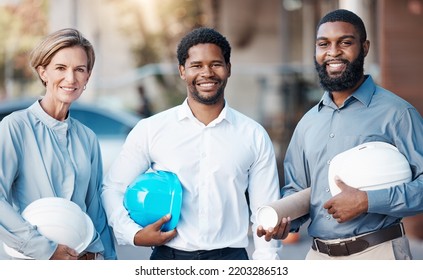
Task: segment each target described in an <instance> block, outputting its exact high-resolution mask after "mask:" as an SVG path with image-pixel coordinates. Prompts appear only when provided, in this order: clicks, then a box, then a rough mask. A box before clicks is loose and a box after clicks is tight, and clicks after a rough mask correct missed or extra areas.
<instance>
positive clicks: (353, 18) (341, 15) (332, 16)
mask: <svg viewBox="0 0 423 280" xmlns="http://www.w3.org/2000/svg"><path fill="white" fill-rule="evenodd" d="M336 21H342V22H348V23H351V24H352V25H354V27H355V28H356V29H357V31H358V33H359V35H360V41H361V42H362V43H363V42H364V41H366V40H367V33H366V27H365V26H364V23H363V21H362V20H361V18H360V17H359V16H358V15H356V14H355V13H353V12H351V11H349V10H345V9H338V10H334V11H332V12H329V13H327V14H326V15H325V16H324V17H323V18H322V19H321V20H320V21H319V24H318V25H317V30H318V29H319V27H320V25H322V24H323V23H326V22H336ZM317 30H316V31H317Z"/></svg>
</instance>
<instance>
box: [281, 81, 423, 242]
mask: <svg viewBox="0 0 423 280" xmlns="http://www.w3.org/2000/svg"><path fill="white" fill-rule="evenodd" d="M369 141H382V142H386V143H389V144H392V145H394V146H396V147H397V148H398V150H399V151H400V152H401V153H402V154H404V155H405V157H406V158H407V160H408V162H409V163H410V166H411V170H412V182H410V183H406V184H401V185H398V186H395V187H393V188H388V189H382V190H375V191H368V192H367V194H368V199H369V205H368V213H366V214H362V215H360V216H359V217H357V218H355V219H353V220H351V221H348V222H345V223H338V222H337V221H336V220H335V219H333V218H332V216H331V215H329V214H328V213H327V210H326V209H324V208H323V204H324V203H325V202H326V201H327V200H329V199H330V198H331V197H332V195H331V193H330V189H329V183H328V170H329V164H330V160H331V159H332V158H333V157H334V156H335V155H337V154H338V153H341V152H343V151H345V150H348V149H351V148H353V147H355V146H357V145H359V144H362V143H365V142H369ZM284 165H285V173H284V174H285V187H283V190H282V192H283V195H284V196H285V195H289V194H290V193H292V192H293V191H295V190H300V189H303V188H306V187H311V188H312V194H311V205H310V207H311V209H310V216H307V217H303V219H299V220H295V221H294V222H293V223H292V224H291V226H292V227H293V228H298V227H299V226H300V223H301V222H305V220H306V219H307V218H308V217H310V218H311V223H310V225H309V234H310V235H311V236H313V237H318V238H322V239H336V238H348V237H352V236H355V235H359V234H362V233H365V232H368V231H372V230H377V229H380V228H384V227H387V226H389V225H391V224H394V223H397V222H398V221H399V220H400V219H401V218H402V217H404V216H409V215H415V214H417V213H421V212H423V203H422V201H423V119H422V117H421V115H420V114H419V112H418V111H417V110H416V109H415V108H414V107H413V106H412V105H410V104H409V103H408V102H406V101H405V100H403V99H401V98H400V97H399V96H397V95H395V94H393V93H392V92H389V91H387V90H385V89H383V88H381V87H379V86H377V85H376V84H375V83H374V82H373V79H372V77H370V76H366V80H365V82H364V83H363V84H362V85H361V86H360V87H359V88H358V89H357V90H356V91H355V92H354V94H353V95H352V96H350V97H349V98H348V99H347V100H346V101H345V102H344V104H343V105H342V106H341V107H339V108H338V107H337V106H336V105H335V104H334V102H333V101H332V99H331V96H330V94H329V93H328V92H325V94H324V95H323V98H322V100H321V101H320V102H319V103H318V104H317V105H316V106H315V107H314V108H312V109H311V110H310V111H309V112H307V113H306V114H305V115H304V117H303V118H302V120H301V121H300V122H299V124H298V126H297V128H296V130H295V132H294V134H293V137H292V139H291V143H290V144H289V147H288V149H287V153H286V158H285V163H284Z"/></svg>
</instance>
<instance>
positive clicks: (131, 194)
mask: <svg viewBox="0 0 423 280" xmlns="http://www.w3.org/2000/svg"><path fill="white" fill-rule="evenodd" d="M123 204H124V206H125V208H126V210H127V211H128V213H129V216H130V217H131V219H132V220H134V221H135V222H136V223H137V224H139V225H141V226H142V227H145V226H147V225H149V224H152V223H154V222H156V221H157V220H159V219H160V218H162V217H163V216H165V215H167V214H171V219H170V220H169V221H168V222H167V223H165V224H164V225H163V227H162V230H163V231H168V230H172V229H174V228H175V227H176V225H177V223H178V221H179V216H180V214H181V206H182V185H181V183H180V181H179V179H178V177H177V176H176V174H174V173H172V172H169V171H161V170H159V171H155V172H148V173H144V174H141V175H139V176H138V177H137V178H136V179H135V180H134V182H133V183H132V184H130V185H129V186H128V188H127V189H126V192H125V195H124V199H123Z"/></svg>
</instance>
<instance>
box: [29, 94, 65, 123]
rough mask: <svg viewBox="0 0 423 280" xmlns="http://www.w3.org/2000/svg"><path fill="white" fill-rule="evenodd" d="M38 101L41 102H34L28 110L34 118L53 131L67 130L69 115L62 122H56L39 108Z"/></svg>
mask: <svg viewBox="0 0 423 280" xmlns="http://www.w3.org/2000/svg"><path fill="white" fill-rule="evenodd" d="M40 101H41V99H39V100H37V101H35V102H34V103H33V104H32V105H31V106H30V107H29V110H30V111H31V112H32V113H33V114H34V115H35V116H37V117H38V118H39V119H40V121H41V122H42V123H44V124H45V125H46V126H47V127H49V128H51V129H54V130H62V129H67V128H68V127H69V126H70V118H69V115H68V117H67V118H66V119H65V120H64V121H58V120H56V119H55V118H53V117H52V116H50V115H49V114H47V113H46V112H45V111H44V109H43V108H42V107H41V104H40Z"/></svg>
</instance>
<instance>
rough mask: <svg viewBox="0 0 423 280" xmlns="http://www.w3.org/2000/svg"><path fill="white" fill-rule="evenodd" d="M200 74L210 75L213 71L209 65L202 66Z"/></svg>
mask: <svg viewBox="0 0 423 280" xmlns="http://www.w3.org/2000/svg"><path fill="white" fill-rule="evenodd" d="M201 75H203V76H207V77H210V76H213V75H214V72H213V70H212V69H211V67H209V66H204V67H203V69H202V71H201Z"/></svg>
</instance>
